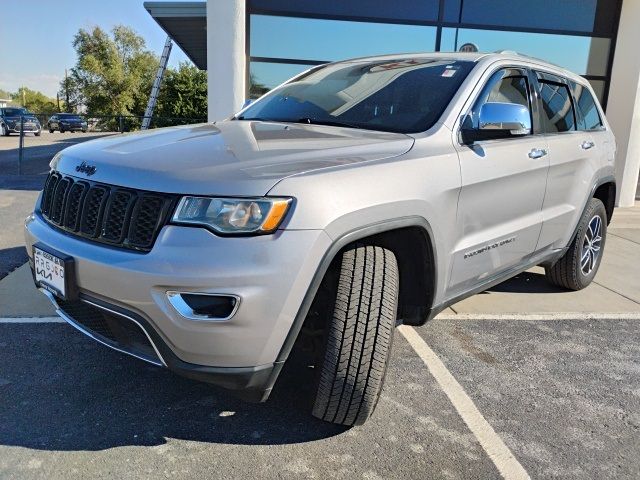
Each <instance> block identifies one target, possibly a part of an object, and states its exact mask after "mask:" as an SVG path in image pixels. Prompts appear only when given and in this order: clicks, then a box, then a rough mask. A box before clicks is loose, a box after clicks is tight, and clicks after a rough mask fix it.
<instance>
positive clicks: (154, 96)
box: [140, 37, 173, 130]
mask: <svg viewBox="0 0 640 480" xmlns="http://www.w3.org/2000/svg"><path fill="white" fill-rule="evenodd" d="M172 46H173V43H172V42H171V37H167V41H166V42H164V50H162V56H161V57H160V65H158V71H157V72H156V78H155V79H154V80H153V86H152V87H151V95H150V96H149V103H147V109H146V110H145V112H144V118H143V119H142V125H141V126H140V128H141V129H142V130H147V129H148V128H149V125H150V124H151V117H152V115H153V109H154V108H155V107H156V101H157V100H158V94H159V93H160V84H161V83H162V77H164V72H165V70H166V69H167V63H168V62H169V54H170V53H171V47H172Z"/></svg>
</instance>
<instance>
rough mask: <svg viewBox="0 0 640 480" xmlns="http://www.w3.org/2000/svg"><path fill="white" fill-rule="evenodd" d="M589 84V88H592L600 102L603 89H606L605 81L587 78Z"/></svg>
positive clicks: (602, 96)
mask: <svg viewBox="0 0 640 480" xmlns="http://www.w3.org/2000/svg"><path fill="white" fill-rule="evenodd" d="M589 83H590V84H591V88H593V93H595V94H596V97H598V101H599V102H600V104H602V99H603V98H604V91H605V89H606V82H605V81H604V80H589Z"/></svg>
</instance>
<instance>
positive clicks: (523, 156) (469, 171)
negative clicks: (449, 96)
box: [449, 68, 549, 296]
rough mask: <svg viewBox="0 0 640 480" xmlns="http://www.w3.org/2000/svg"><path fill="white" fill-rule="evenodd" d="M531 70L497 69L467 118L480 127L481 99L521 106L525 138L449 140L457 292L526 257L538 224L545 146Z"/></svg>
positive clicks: (453, 290)
mask: <svg viewBox="0 0 640 480" xmlns="http://www.w3.org/2000/svg"><path fill="white" fill-rule="evenodd" d="M531 84H532V82H531V81H530V77H529V72H528V70H526V69H524V68H502V69H500V70H498V71H496V72H495V73H494V74H493V75H492V76H491V77H490V79H489V81H488V82H487V84H486V85H485V86H484V87H483V89H482V91H481V93H480V95H479V96H478V98H477V99H476V101H475V102H474V104H473V107H472V109H471V111H470V112H469V113H468V115H467V116H466V117H465V120H464V123H466V124H469V123H470V124H471V127H470V128H472V129H473V128H479V127H478V122H479V112H480V109H481V108H482V105H483V104H484V103H487V102H504V103H515V104H520V105H523V106H525V107H526V108H527V109H528V110H529V113H530V115H531V126H532V128H531V129H530V130H529V131H528V133H526V134H524V135H518V136H511V137H507V138H496V139H490V140H480V141H475V142H473V143H472V144H467V145H463V144H461V143H460V142H459V141H458V139H455V140H454V144H455V146H456V149H457V150H458V157H459V161H460V171H461V178H462V188H461V191H460V197H459V202H458V213H457V218H456V232H457V243H456V244H455V246H454V247H453V252H452V253H453V266H452V272H451V277H450V283H449V293H450V295H451V296H456V295H459V294H462V293H464V292H466V291H468V290H471V289H472V288H474V287H476V286H478V285H479V284H482V283H485V282H487V281H490V280H491V279H492V278H494V277H497V276H498V275H500V274H501V273H505V272H506V271H508V270H509V269H511V268H514V267H516V266H519V265H521V264H523V263H525V262H527V260H528V259H529V258H530V257H532V255H533V254H534V252H535V249H536V245H537V242H538V237H539V235H540V231H541V228H542V203H543V200H544V194H545V185H546V181H547V173H548V169H549V157H548V155H547V153H546V152H547V143H546V140H545V137H544V136H543V135H542V134H541V131H540V130H539V126H540V125H539V124H540V122H539V121H538V120H537V102H535V101H534V99H535V96H534V95H535V92H534V91H533V90H532V85H531Z"/></svg>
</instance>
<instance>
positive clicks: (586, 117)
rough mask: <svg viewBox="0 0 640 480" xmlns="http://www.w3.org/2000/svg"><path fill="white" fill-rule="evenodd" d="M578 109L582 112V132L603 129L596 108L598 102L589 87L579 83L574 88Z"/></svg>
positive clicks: (579, 125)
mask: <svg viewBox="0 0 640 480" xmlns="http://www.w3.org/2000/svg"><path fill="white" fill-rule="evenodd" d="M574 98H575V101H576V108H577V109H578V111H579V112H580V117H581V118H580V120H579V121H578V128H579V129H580V130H599V129H601V128H602V119H601V118H600V113H599V112H598V107H596V102H595V100H594V99H593V96H592V95H591V92H590V91H589V89H588V88H587V87H584V86H582V85H580V84H579V83H578V84H576V85H575V87H574Z"/></svg>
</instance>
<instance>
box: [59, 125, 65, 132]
mask: <svg viewBox="0 0 640 480" xmlns="http://www.w3.org/2000/svg"><path fill="white" fill-rule="evenodd" d="M59 130H60V133H64V128H62V125H60V127H59Z"/></svg>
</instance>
